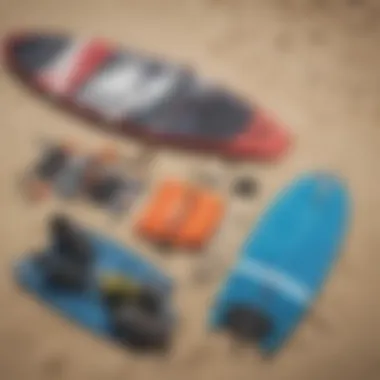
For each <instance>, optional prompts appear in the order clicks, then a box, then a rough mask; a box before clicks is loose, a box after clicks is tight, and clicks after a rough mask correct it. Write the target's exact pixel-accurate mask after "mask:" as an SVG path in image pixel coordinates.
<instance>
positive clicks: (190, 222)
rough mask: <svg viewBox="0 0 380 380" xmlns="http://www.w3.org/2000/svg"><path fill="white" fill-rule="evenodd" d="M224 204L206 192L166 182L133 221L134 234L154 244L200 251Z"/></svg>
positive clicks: (195, 187) (218, 197) (216, 225)
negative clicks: (161, 243) (137, 218)
mask: <svg viewBox="0 0 380 380" xmlns="http://www.w3.org/2000/svg"><path fill="white" fill-rule="evenodd" d="M223 214H224V202H223V200H222V199H221V197H220V196H219V195H218V194H216V193H213V192H212V191H210V190H207V189H204V188H201V187H197V186H195V185H192V184H189V183H186V182H180V181H173V180H168V181H166V182H164V183H163V184H162V185H161V186H160V188H159V189H158V191H157V193H156V194H155V195H154V197H153V198H152V200H151V201H150V202H149V204H148V205H147V207H146V209H145V210H144V212H143V215H142V216H141V218H140V220H139V221H138V222H137V224H136V226H137V230H138V232H139V233H140V234H141V235H142V236H144V237H145V238H147V239H149V240H152V241H154V242H165V243H170V244H172V245H176V246H180V247H186V248H194V249H195V248H198V249H199V248H202V246H203V245H204V244H205V243H206V242H207V241H208V240H209V239H210V238H211V237H212V235H213V233H214V232H215V231H216V229H217V228H218V226H219V224H220V222H221V219H222V217H223Z"/></svg>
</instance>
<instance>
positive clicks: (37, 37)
mask: <svg viewBox="0 0 380 380" xmlns="http://www.w3.org/2000/svg"><path fill="white" fill-rule="evenodd" d="M3 49H4V50H3V51H4V60H5V64H6V65H7V66H8V68H9V69H10V70H11V71H12V72H13V73H15V74H16V75H17V76H18V77H19V78H20V79H22V80H23V82H24V83H25V84H27V85H28V86H29V87H31V88H33V89H35V90H38V91H39V92H40V93H42V94H44V95H46V96H48V97H49V98H50V99H53V100H54V102H56V103H58V104H59V105H61V106H64V107H65V108H68V109H69V110H70V111H72V112H74V113H76V114H80V115H82V116H84V117H86V118H88V119H91V120H93V121H96V122H98V124H99V125H102V127H103V129H105V130H109V131H110V132H117V133H120V134H122V135H127V136H128V135H130V136H138V137H141V138H144V139H145V140H146V141H147V142H149V143H157V144H162V145H171V146H174V147H177V148H186V149H193V150H202V151H206V152H207V151H208V152H211V153H215V154H219V155H221V156H224V157H230V158H234V159H242V160H251V159H258V160H276V159H280V158H281V157H283V156H284V155H285V153H286V152H287V151H288V149H289V146H290V142H291V138H290V134H289V133H288V131H287V130H286V129H285V128H284V127H283V126H282V125H281V124H280V123H278V122H276V121H275V120H274V119H273V118H272V117H271V116H269V114H268V113H267V112H266V111H264V110H263V109H261V108H260V107H257V106H254V107H253V106H251V105H248V104H247V103H246V102H245V101H243V100H241V99H240V98H238V97H237V96H236V95H234V94H232V93H230V92H228V91H224V90H223V91H222V92H218V91H219V90H218V91H216V92H215V91H214V93H211V92H210V93H211V95H209V98H208V99H207V98H206V100H207V101H208V102H210V101H211V102H214V103H217V102H219V104H218V105H211V106H210V107H211V108H209V110H208V111H207V112H209V113H210V112H211V114H210V115H211V116H207V117H209V119H207V117H206V116H204V114H202V112H203V111H200V109H201V108H202V107H203V108H205V104H204V101H203V100H199V99H198V98H199V96H198V95H196V96H195V99H196V101H197V102H198V103H197V105H196V106H194V107H195V108H193V109H192V110H195V111H191V112H193V113H191V112H190V111H189V109H190V107H189V106H186V103H185V106H183V105H181V106H182V107H183V108H182V109H180V111H178V107H179V106H178V104H181V103H179V102H178V99H180V98H181V96H183V97H184V99H185V98H186V97H188V92H189V91H188V90H186V91H187V92H186V91H185V92H183V94H184V95H181V94H180V95H176V94H174V95H173V96H172V100H171V101H172V102H173V104H174V103H175V104H176V107H177V108H175V107H174V106H172V105H171V103H170V101H166V103H165V102H162V101H161V98H159V97H158V96H156V98H155V99H154V100H157V99H158V101H161V103H162V104H165V105H164V106H161V108H158V111H159V113H158V114H157V115H159V116H162V114H163V115H165V112H166V114H168V115H169V116H167V115H166V117H167V120H168V122H167V123H165V122H162V125H159V127H157V126H156V124H159V122H156V118H155V114H154V113H153V116H150V115H149V114H148V112H147V111H146V109H143V108H141V107H140V104H141V99H142V100H143V101H145V100H144V99H145V98H146V96H147V94H148V95H149V96H150V97H151V98H152V95H151V94H152V91H151V90H152V89H153V90H155V91H156V92H157V89H159V90H160V87H159V85H161V87H162V86H164V85H165V81H163V80H162V78H163V76H162V73H166V74H164V75H166V76H168V75H169V76H170V75H172V73H171V71H170V70H172V68H173V67H174V68H175V69H174V70H177V71H178V72H179V71H180V66H179V65H178V66H176V65H172V64H168V63H166V62H164V61H163V60H157V59H154V58H150V57H146V56H144V55H141V54H140V53H137V52H130V51H129V50H127V49H120V48H118V47H117V46H116V45H114V44H111V43H110V42H108V41H105V40H103V39H96V38H93V39H88V40H82V41H81V40H79V39H74V38H71V37H69V36H66V35H64V34H63V35H60V34H49V33H38V32H28V31H23V32H18V33H12V34H10V35H9V36H7V37H6V38H5V39H4V42H3ZM119 56H120V57H121V58H118V57H119ZM115 57H116V58H115ZM126 57H128V59H129V60H130V61H131V62H132V61H133V62H135V61H138V62H140V63H141V62H142V64H141V65H145V66H144V67H148V66H149V65H150V70H151V67H152V66H154V65H155V69H156V71H159V72H160V73H161V74H159V75H157V76H154V75H155V74H152V73H151V72H149V73H148V74H149V75H151V76H152V75H153V76H152V78H153V79H154V80H155V81H156V82H154V83H153V80H152V81H151V83H152V84H151V83H150V82H149V80H147V79H146V77H142V78H143V80H145V82H138V80H140V79H141V78H140V79H137V82H136V79H135V77H136V75H137V74H136V72H137V71H138V72H141V69H140V67H141V65H140V63H139V65H140V66H138V70H137V71H136V69H133V70H132V71H131V67H132V66H131V63H130V61H128V59H126ZM117 59H119V60H121V61H122V63H121V64H119V66H120V67H119V68H118V70H119V73H118V75H120V74H123V75H124V74H125V75H124V77H119V78H122V80H129V82H125V83H126V84H125V85H124V87H122V86H121V85H120V83H121V81H122V80H121V79H119V80H117V81H114V82H115V83H116V85H115V83H112V85H113V86H114V87H113V88H114V90H112V86H110V85H111V82H110V80H108V82H107V80H103V79H102V75H103V76H105V78H107V75H109V74H110V72H112V70H113V69H114V68H113V66H112V65H115V63H114V61H115V60H116V66H117V64H118V63H117ZM112 60H113V61H112ZM111 61H112V62H111ZM123 62H124V63H123ZM125 62H126V63H125ZM107 65H108V66H109V67H111V66H112V67H111V68H112V70H110V69H109V67H108V66H107ZM122 65H125V67H123V66H122ZM128 65H129V66H128ZM134 67H136V65H135V66H134ZM169 67H170V69H168V68H169ZM104 68H105V69H104ZM102 70H105V73H103V72H102ZM107 70H108V71H107ZM127 70H129V71H128V73H127ZM172 72H174V71H172ZM126 74H128V75H129V79H128V78H127V79H125V76H126ZM144 75H146V74H144ZM160 75H161V77H160ZM181 75H182V77H181ZM185 75H187V73H186V72H185V71H183V72H181V74H180V75H179V76H178V78H180V80H183V78H184V76H185ZM137 76H138V75H137ZM111 77H112V76H111ZM172 77H173V75H172ZM190 77H191V79H190V80H189V83H190V84H191V85H192V86H193V87H194V86H195V84H197V83H198V82H199V78H198V77H197V76H196V75H194V76H191V75H190ZM99 78H100V79H102V80H103V82H102V81H101V80H100V79H99ZM123 78H124V79H123ZM131 78H132V79H131ZM160 78H161V79H160ZM116 79H117V78H116ZM133 80H135V82H133V83H134V85H135V87H133V86H132V87H131V85H130V83H132V82H131V81H133ZM176 80H177V79H176ZM177 82H178V80H177ZM99 83H101V84H99ZM136 83H137V86H136ZM141 83H144V85H145V87H146V88H150V90H149V91H150V92H149V93H148V92H146V93H145V94H144V88H145V87H144V86H142V85H140V84H141ZM173 83H174V88H175V86H176V82H175V81H174V82H173ZM117 85H119V88H117ZM153 85H154V86H155V87H154V86H153ZM86 86H87V87H88V88H87V87H86ZM97 86H98V87H97ZM101 86H103V88H104V89H107V91H110V88H111V90H112V91H113V92H112V91H111V92H109V93H108V94H107V91H106V90H104V91H100V90H101V88H102V87H101ZM104 86H105V87H104ZM107 86H108V87H107ZM115 86H116V87H115ZM120 86H121V88H120ZM128 86H130V87H131V89H130V91H129V90H128V88H127V87H128ZM177 87H178V88H179V85H178V86H177ZM162 88H163V87H162ZM171 88H173V86H172V87H171ZM218 88H219V87H218ZM94 89H95V90H96V91H95V93H96V96H97V97H98V98H99V99H101V102H103V104H102V103H101V102H100V103H99V104H96V105H95V106H94V103H93V102H94V101H93V99H92V98H91V96H93V93H94ZM86 91H87V92H86ZM117 91H119V93H120V94H121V95H120V96H119V97H116V95H117ZM123 91H124V93H123ZM128 91H129V92H128ZM167 92H170V91H169V90H168V91H167ZM172 92H173V91H172ZM136 93H137V94H140V95H136ZM162 93H163V94H165V93H164V90H162ZM133 94H135V95H136V96H140V99H139V98H137V100H136V96H135V95H133ZM133 96H135V97H133ZM144 96H145V98H144ZM154 96H155V94H154V92H153V97H154ZM197 96H198V98H197ZM86 97H87V98H86ZM168 97H169V95H168ZM88 99H91V100H90V101H89V100H88ZM186 99H187V98H186ZM202 99H203V98H202ZM220 99H221V100H220ZM226 99H227V100H226ZM139 101H140V103H139ZM107 102H108V103H109V104H108V105H107V107H108V108H107V107H105V106H104V104H107ZM202 102H203V103H202ZM168 104H169V106H170V107H171V108H170V107H169V108H168ZM115 105H116V106H117V107H119V108H118V109H116V106H115ZM139 107H140V108H139ZM162 107H167V108H166V109H164V112H163V111H162ZM197 107H198V108H197ZM212 107H214V108H212ZM203 108H202V109H203ZM206 108H207V107H206ZM115 109H116V111H115ZM150 109H153V108H152V107H151V108H150ZM110 110H111V111H113V112H114V111H115V112H116V113H115V112H114V113H113V114H111V113H109V112H108V111H110ZM136 110H137V111H136ZM141 110H142V111H141ZM168 110H169V112H168ZM210 110H211V111H210ZM123 112H124V113H123ZM136 112H137V115H138V117H135V116H134V117H130V116H128V115H131V114H133V113H135V114H136ZM139 112H140V113H139ZM144 112H145V113H144ZM149 112H150V111H149ZM154 112H156V113H157V111H154ZM176 112H177V113H176ZM181 112H182V113H181ZM194 112H195V113H194ZM115 114H116V116H115ZM110 115H111V116H110ZM141 115H142V119H143V120H149V121H146V122H144V121H141V120H140V119H141ZM194 115H195V116H196V117H202V118H203V119H200V120H202V123H203V124H202V127H200V126H199V125H197V123H196V122H194V121H191V120H192V119H191V118H194ZM139 118H140V119H139ZM144 118H145V119H144ZM176 118H177V119H176ZM218 118H219V120H218ZM231 118H232V119H231ZM233 118H235V119H236V120H235V119H233ZM230 119H231V120H232V121H229V120H230ZM173 120H174V121H173ZM189 120H190V121H189ZM196 120H198V119H196ZM208 121H209V122H208ZM186 123H189V127H186ZM191 123H193V124H191ZM209 124H210V125H209ZM211 124H212V125H211ZM184 125H185V127H184ZM223 126H224V127H225V131H224V132H223V133H224V135H223V134H222V132H220V133H219V127H220V130H221V131H222V129H223V128H222V127H223ZM186 128H188V130H186Z"/></svg>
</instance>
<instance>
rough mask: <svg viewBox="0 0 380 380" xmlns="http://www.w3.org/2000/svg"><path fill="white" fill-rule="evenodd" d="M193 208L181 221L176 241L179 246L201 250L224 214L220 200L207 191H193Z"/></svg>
mask: <svg viewBox="0 0 380 380" xmlns="http://www.w3.org/2000/svg"><path fill="white" fill-rule="evenodd" d="M195 193H196V194H195V197H196V202H195V207H193V208H191V209H190V212H189V214H188V215H187V218H185V219H184V220H183V221H182V224H181V225H180V227H179V229H178V231H177V236H176V239H177V241H178V244H179V245H184V246H187V247H189V248H194V249H197V248H201V247H202V246H203V245H204V243H206V242H207V241H208V240H209V239H211V237H212V235H213V234H214V233H215V231H216V229H217V228H218V227H219V224H220V221H221V219H222V218H223V214H224V204H223V202H222V199H221V198H220V197H219V196H218V195H217V194H214V193H212V192H211V191H208V190H200V189H195Z"/></svg>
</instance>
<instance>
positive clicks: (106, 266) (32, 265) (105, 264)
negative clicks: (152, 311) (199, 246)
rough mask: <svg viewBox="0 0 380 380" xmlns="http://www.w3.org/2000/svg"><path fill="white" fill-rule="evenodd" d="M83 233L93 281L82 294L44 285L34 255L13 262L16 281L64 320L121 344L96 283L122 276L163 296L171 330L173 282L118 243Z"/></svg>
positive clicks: (42, 274) (49, 251)
mask: <svg viewBox="0 0 380 380" xmlns="http://www.w3.org/2000/svg"><path fill="white" fill-rule="evenodd" d="M85 233H86V234H87V237H88V238H89V241H90V242H91V245H92V248H93V251H94V278H93V280H92V283H91V284H90V285H89V287H88V288H87V289H86V290H85V291H84V292H72V291H65V290H62V289H56V288H52V287H49V286H47V285H46V281H45V280H46V276H45V274H44V273H43V272H42V271H41V269H40V267H39V266H38V265H37V261H36V257H37V256H36V255H35V253H30V254H28V255H26V256H25V257H24V258H23V259H21V260H20V261H19V262H17V263H16V265H15V267H14V276H15V280H16V282H17V283H18V284H19V285H20V286H21V288H22V289H24V290H25V291H27V292H28V293H30V294H32V295H34V296H35V297H36V298H37V299H38V300H40V301H42V303H43V304H45V305H46V306H47V307H48V308H50V309H52V310H55V311H56V312H58V313H59V314H61V315H62V316H63V317H65V318H68V319H69V320H70V321H72V322H74V323H75V324H77V325H80V326H82V327H84V328H86V329H87V330H88V331H90V332H92V333H94V334H95V335H97V336H100V337H103V338H107V339H109V340H113V341H115V342H116V343H120V341H119V340H118V339H117V337H115V335H114V333H113V330H112V329H111V325H110V324H111V322H110V313H109V311H108V310H107V308H106V307H105V304H104V302H103V299H102V294H101V292H100V290H99V289H100V288H99V285H98V281H100V278H101V276H104V275H105V274H107V275H109V274H112V275H115V276H122V277H125V278H128V279H129V280H131V281H133V282H135V283H137V284H140V285H148V286H151V287H153V288H154V289H156V291H157V292H159V293H160V294H161V295H162V297H163V299H164V300H165V305H164V309H165V313H166V315H165V319H166V323H167V329H168V330H170V329H172V328H173V327H174V325H175V321H176V313H175V310H174V308H173V307H172V305H171V296H172V292H173V287H174V284H173V281H172V280H171V279H170V278H169V277H168V276H167V275H166V274H164V273H163V272H162V271H161V270H160V269H158V268H157V267H156V266H154V265H153V264H151V263H150V262H149V261H148V260H146V259H144V258H142V257H141V256H140V255H139V254H138V253H136V252H134V251H132V250H130V249H128V248H125V247H123V246H121V245H120V244H119V243H118V242H115V241H113V240H111V239H109V238H107V237H105V236H102V235H99V234H98V233H97V232H94V231H88V230H86V231H85ZM41 254H46V255H51V254H54V247H53V246H50V247H47V248H46V249H45V250H42V251H41V252H40V253H39V256H40V255H41Z"/></svg>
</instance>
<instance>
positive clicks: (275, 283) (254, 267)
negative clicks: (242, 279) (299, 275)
mask: <svg viewBox="0 0 380 380" xmlns="http://www.w3.org/2000/svg"><path fill="white" fill-rule="evenodd" d="M234 273H236V274H239V275H241V276H246V277H248V278H252V279H254V280H255V281H257V282H259V283H261V285H262V286H263V287H266V288H269V289H273V290H276V291H277V292H278V293H280V294H282V295H284V296H286V297H287V298H289V299H291V300H292V301H294V302H296V303H299V304H302V305H304V304H307V303H309V302H310V301H311V298H312V292H311V290H310V289H309V287H308V286H307V285H306V284H304V283H302V282H300V281H297V280H296V279H294V278H292V277H290V276H288V275H287V274H286V273H284V272H281V271H278V270H276V269H273V268H271V267H270V266H268V265H266V264H263V263H261V262H259V261H257V260H244V261H243V262H241V263H240V264H239V265H238V266H237V267H236V268H235V270H234Z"/></svg>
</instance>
